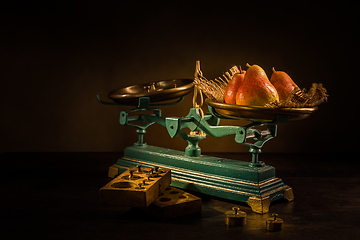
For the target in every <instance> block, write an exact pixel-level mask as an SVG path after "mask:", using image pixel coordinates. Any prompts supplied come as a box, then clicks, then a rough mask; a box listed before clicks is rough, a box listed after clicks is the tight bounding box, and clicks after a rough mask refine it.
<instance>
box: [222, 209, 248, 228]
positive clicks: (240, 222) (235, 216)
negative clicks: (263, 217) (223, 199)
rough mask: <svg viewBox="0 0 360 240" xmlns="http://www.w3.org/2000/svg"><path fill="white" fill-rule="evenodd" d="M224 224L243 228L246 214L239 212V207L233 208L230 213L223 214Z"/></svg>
mask: <svg viewBox="0 0 360 240" xmlns="http://www.w3.org/2000/svg"><path fill="white" fill-rule="evenodd" d="M225 223H226V225H228V226H244V225H245V224H246V212H243V211H240V208H239V207H233V208H232V211H227V212H225Z"/></svg>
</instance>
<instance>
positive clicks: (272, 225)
mask: <svg viewBox="0 0 360 240" xmlns="http://www.w3.org/2000/svg"><path fill="white" fill-rule="evenodd" d="M272 216H273V217H272V218H268V219H267V220H266V230H268V231H270V232H276V231H281V230H282V229H283V223H284V221H283V220H282V219H281V218H278V217H277V216H278V215H277V214H273V215H272Z"/></svg>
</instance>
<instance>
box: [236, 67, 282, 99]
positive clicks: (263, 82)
mask: <svg viewBox="0 0 360 240" xmlns="http://www.w3.org/2000/svg"><path fill="white" fill-rule="evenodd" d="M246 66H248V67H249V68H248V69H247V71H246V74H245V78H244V80H243V81H242V84H241V86H240V88H239V90H238V92H237V93H236V104H238V105H248V106H264V105H266V104H268V103H270V102H273V101H279V95H278V93H277V91H276V89H275V87H274V86H273V85H272V84H271V83H270V81H269V79H268V77H267V76H266V73H265V71H264V70H263V69H262V68H261V67H260V66H258V65H255V64H254V65H252V66H250V65H249V64H246Z"/></svg>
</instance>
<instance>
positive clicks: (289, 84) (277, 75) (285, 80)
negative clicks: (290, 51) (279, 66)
mask: <svg viewBox="0 0 360 240" xmlns="http://www.w3.org/2000/svg"><path fill="white" fill-rule="evenodd" d="M272 70H273V74H272V75H271V78H270V82H271V83H272V85H273V86H274V87H275V88H276V91H277V92H278V94H279V100H280V101H283V100H286V99H287V97H288V96H289V95H290V93H291V92H292V91H293V90H294V89H295V88H298V86H297V85H296V84H295V83H294V81H293V80H292V79H291V77H290V76H289V75H288V74H287V73H286V72H283V71H275V68H272Z"/></svg>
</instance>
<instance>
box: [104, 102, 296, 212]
mask: <svg viewBox="0 0 360 240" xmlns="http://www.w3.org/2000/svg"><path fill="white" fill-rule="evenodd" d="M98 100H99V101H100V102H102V101H101V100H100V99H99V98H98ZM180 101H181V100H180ZM180 101H178V102H180ZM178 102H176V103H178ZM102 103H104V102H102ZM105 104H106V103H105ZM152 106H155V105H150V100H149V98H148V97H140V98H139V102H138V106H137V107H136V108H135V109H132V110H127V111H122V112H121V113H120V124H122V125H128V126H132V127H135V128H136V132H137V133H138V142H137V143H135V144H134V145H133V146H130V147H127V148H125V150H124V156H123V157H122V158H121V159H118V160H117V162H116V164H114V165H113V166H111V167H110V169H109V177H115V176H116V175H118V174H120V173H121V172H123V171H124V170H126V169H128V168H130V167H135V166H137V165H143V166H146V167H154V166H157V167H164V168H169V169H171V176H172V184H171V185H172V186H175V187H179V188H182V189H187V190H192V191H197V192H200V193H204V194H208V195H211V196H217V197H220V198H224V199H229V200H235V201H239V202H244V203H247V204H248V205H249V206H250V207H251V209H252V211H254V212H256V213H261V214H263V213H266V212H268V211H269V206H270V204H271V203H272V202H273V201H276V200H278V199H281V198H285V199H287V200H288V201H292V200H293V198H294V196H293V192H292V189H291V188H290V187H289V186H288V185H286V184H284V183H283V181H282V180H281V179H279V178H277V177H276V175H275V168H274V167H272V166H269V165H265V163H263V162H260V161H258V155H259V153H261V148H262V146H263V145H264V143H265V142H267V141H269V140H270V139H272V138H274V137H276V133H277V125H278V124H284V123H285V122H286V121H287V120H288V116H287V115H282V114H279V115H276V118H275V120H274V121H271V122H268V121H267V122H260V121H253V122H252V123H251V124H249V125H247V126H242V127H241V126H219V123H220V118H225V116H223V115H219V114H217V113H216V111H215V110H214V109H213V108H212V107H211V106H210V105H209V106H208V108H209V111H210V114H206V115H203V114H201V112H200V110H199V109H197V108H190V111H189V114H188V115H187V116H186V117H162V116H161V110H160V109H158V108H151V107H152ZM144 111H147V112H149V111H152V112H153V114H141V112H144ZM134 112H136V113H138V115H135V116H130V115H129V114H130V113H134ZM134 122H137V123H140V124H134ZM153 123H157V124H160V125H162V126H164V127H166V129H167V131H168V133H169V135H170V137H171V138H174V137H181V138H182V139H184V140H186V141H188V146H187V147H186V149H185V151H177V150H173V149H166V148H161V147H155V146H149V145H147V144H146V143H145V142H144V141H143V137H144V134H145V133H146V128H147V127H149V126H150V125H152V124H153ZM141 124H142V125H141ZM258 126H266V127H267V129H266V130H259V129H256V128H255V127H258ZM184 128H189V129H190V131H192V134H187V133H186V132H185V131H184V130H183V129H184ZM203 133H205V134H206V135H208V136H212V137H223V136H227V135H234V136H235V141H236V142H237V143H240V144H243V145H246V146H248V147H249V148H250V149H249V152H250V153H251V154H252V160H251V162H244V161H238V160H232V159H224V158H218V157H211V156H204V155H201V149H200V147H199V144H198V143H199V141H201V140H202V139H204V138H205V137H206V135H205V134H203ZM249 140H252V142H251V141H249Z"/></svg>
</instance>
